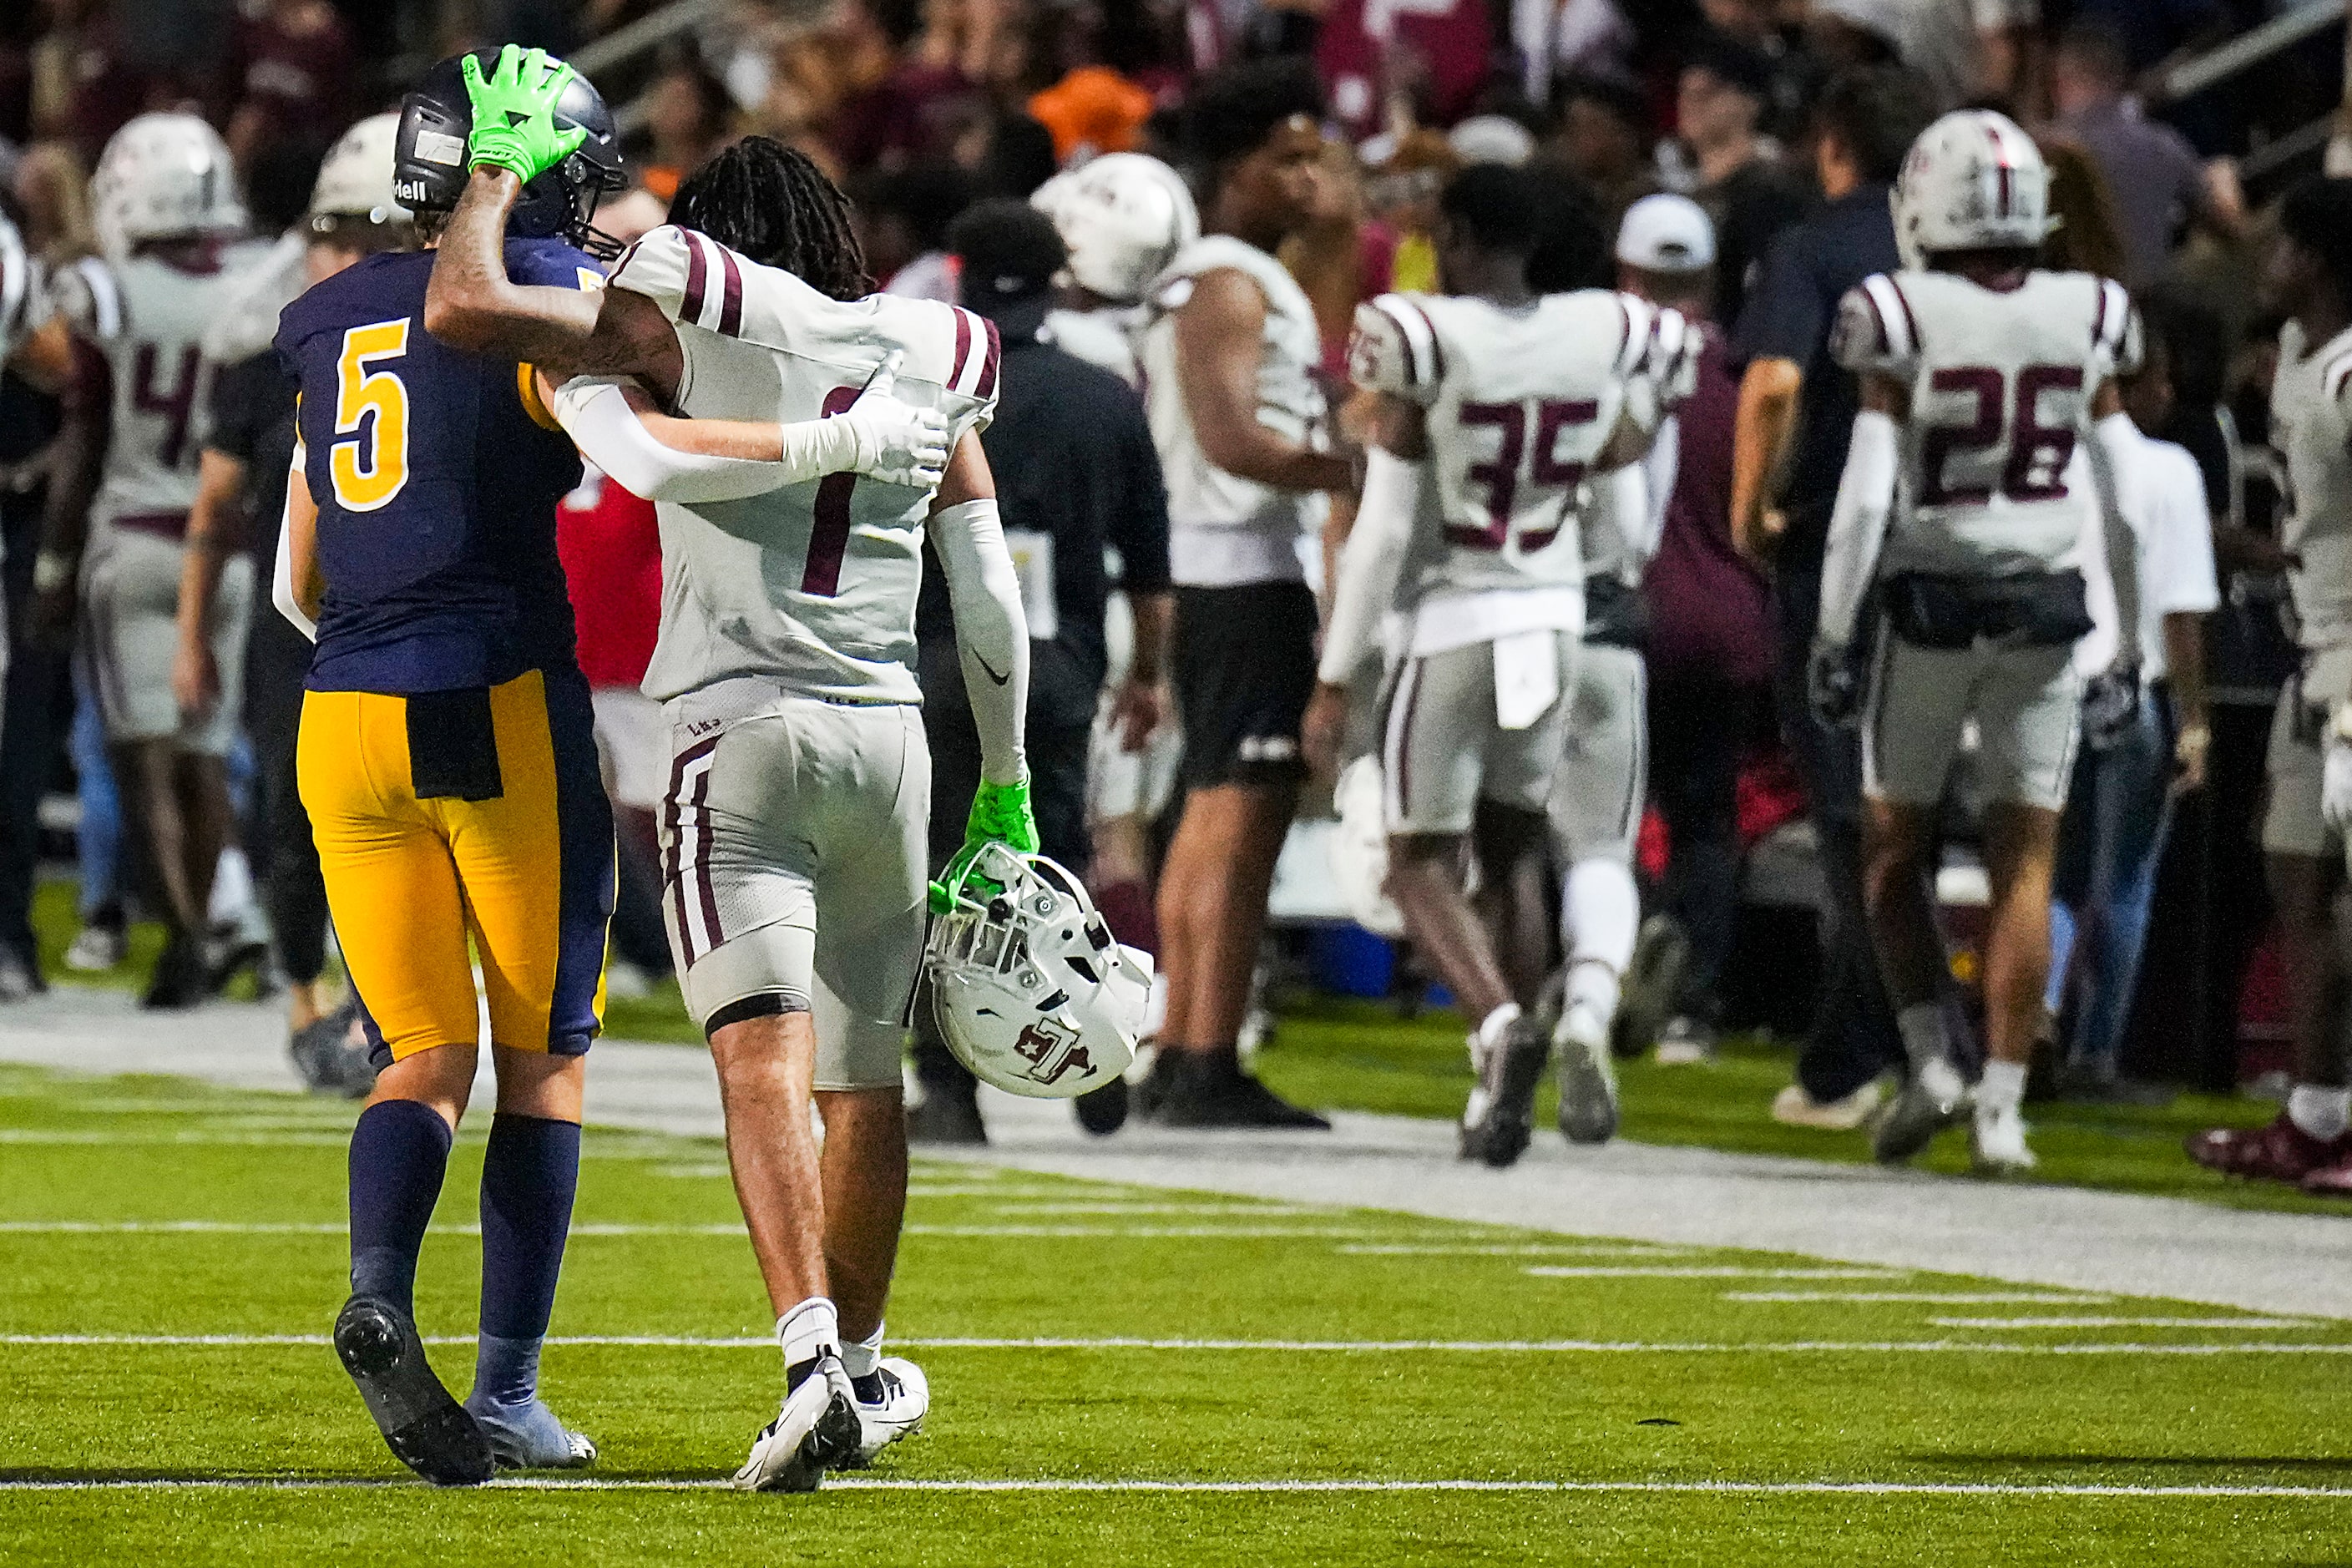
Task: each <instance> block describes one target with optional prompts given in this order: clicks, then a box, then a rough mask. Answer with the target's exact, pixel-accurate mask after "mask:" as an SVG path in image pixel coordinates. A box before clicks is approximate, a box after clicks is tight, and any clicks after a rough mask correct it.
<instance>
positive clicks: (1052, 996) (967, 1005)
mask: <svg viewBox="0 0 2352 1568" xmlns="http://www.w3.org/2000/svg"><path fill="white" fill-rule="evenodd" d="M998 889H1001V890H998ZM947 894H948V899H949V907H948V911H947V912H946V913H945V914H943V915H940V916H939V917H937V918H936V919H934V920H933V921H931V936H930V942H929V945H928V946H927V947H926V949H925V951H924V954H923V962H924V966H925V968H926V969H927V970H928V971H929V974H930V980H931V1014H932V1016H933V1017H934V1018H935V1019H937V1021H938V1023H939V1026H940V1036H941V1037H943V1038H944V1039H945V1040H946V1041H947V1045H948V1048H949V1049H950V1050H951V1051H953V1052H954V1053H955V1056H956V1059H957V1060H958V1061H960V1062H961V1063H963V1065H964V1066H965V1067H967V1068H971V1074H972V1076H973V1077H974V1078H977V1079H980V1080H981V1081H982V1082H983V1083H991V1084H994V1085H995V1086H996V1087H997V1088H999V1089H1005V1090H1007V1091H1009V1092H1011V1093H1013V1094H1019V1095H1025V1096H1027V1097H1029V1098H1030V1099H1032V1100H1068V1099H1072V1098H1074V1097H1075V1096H1077V1095H1081V1094H1084V1093H1086V1092H1087V1090H1088V1089H1099V1088H1101V1087H1102V1086H1103V1085H1104V1084H1107V1083H1108V1082H1109V1081H1110V1080H1111V1079H1115V1078H1118V1076H1120V1075H1121V1074H1123V1073H1124V1072H1126V1071H1127V1068H1128V1065H1129V1063H1131V1062H1133V1061H1134V1060H1135V1043H1136V1041H1137V1039H1138V1038H1139V1037H1140V1036H1141V1035H1142V1032H1143V1015H1144V1008H1145V1006H1146V1005H1148V1004H1149V1002H1150V997H1151V955H1150V953H1147V952H1142V951H1140V950H1139V949H1137V948H1132V947H1122V946H1121V945H1119V942H1118V939H1117V938H1116V937H1114V936H1112V935H1111V931H1110V927H1109V926H1108V925H1107V924H1105V923H1104V921H1103V918H1102V916H1100V915H1098V914H1097V913H1096V912H1095V907H1094V904H1093V902H1092V900H1089V899H1088V898H1087V890H1086V889H1085V888H1084V887H1082V886H1081V885H1080V884H1079V882H1078V879H1076V877H1073V876H1072V875H1070V873H1069V872H1067V871H1066V870H1064V869H1063V868H1061V867H1059V866H1057V865H1055V863H1054V862H1053V861H1051V860H1048V859H1046V858H1045V857H1044V856H1043V855H1024V854H1022V853H1021V852H1020V851H1018V850H1016V849H1013V848H1011V847H1008V846H1005V845H1003V844H991V845H988V846H986V847H983V848H982V850H981V852H980V853H979V854H978V855H977V856H975V857H973V858H972V861H971V865H970V866H969V867H967V868H965V870H964V871H963V873H962V875H961V876H960V877H959V878H958V879H956V880H955V881H954V882H952V883H950V884H949V886H948V888H947Z"/></svg>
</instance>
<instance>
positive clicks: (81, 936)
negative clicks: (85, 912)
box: [66, 926, 131, 974]
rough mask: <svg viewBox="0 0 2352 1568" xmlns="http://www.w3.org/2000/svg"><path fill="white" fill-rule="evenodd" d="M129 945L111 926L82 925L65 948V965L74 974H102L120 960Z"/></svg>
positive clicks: (119, 932) (126, 939) (120, 933)
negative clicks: (70, 944)
mask: <svg viewBox="0 0 2352 1568" xmlns="http://www.w3.org/2000/svg"><path fill="white" fill-rule="evenodd" d="M130 945H131V943H130V941H129V939H128V938H126V937H125V936H124V935H123V934H122V932H121V931H117V930H116V929H115V928H114V927H112V926H84V927H82V928H81V930H80V931H79V932H77V933H76V934H75V936H74V939H73V945H72V946H70V947H68V948H67V949H66V967H67V968H68V969H70V970H72V971H73V972H74V973H76V974H103V973H106V972H107V971H108V970H110V969H112V968H113V967H114V966H115V965H116V964H118V963H121V962H122V957H123V954H124V953H125V952H127V951H129V949H130Z"/></svg>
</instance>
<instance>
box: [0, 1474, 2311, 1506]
mask: <svg viewBox="0 0 2352 1568" xmlns="http://www.w3.org/2000/svg"><path fill="white" fill-rule="evenodd" d="M732 1485H733V1483H731V1482H730V1481H727V1480H723V1479H717V1478H692V1479H688V1478H651V1479H611V1480H605V1479H598V1478H594V1477H584V1476H583V1477H577V1478H574V1477H559V1476H546V1477H518V1478H512V1479H499V1480H495V1481H492V1482H490V1483H489V1485H488V1489H489V1490H497V1491H581V1492H606V1491H617V1492H629V1491H723V1490H729V1489H732ZM371 1489H420V1488H419V1487H418V1483H416V1482H415V1481H411V1480H408V1479H404V1478H401V1479H394V1478H383V1479H377V1478H372V1477H352V1478H350V1479H333V1480H328V1479H293V1478H289V1479H273V1478H270V1477H267V1476H256V1477H227V1476H224V1477H217V1478H210V1477H205V1478H188V1477H183V1478H172V1479H163V1478H145V1477H124V1478H121V1479H111V1478H104V1479H51V1480H5V1481H0V1491H33V1492H70V1491H340V1490H371ZM825 1489H826V1490H828V1491H833V1490H840V1491H877V1492H981V1493H1015V1494H1024V1493H1043V1494H1049V1495H1050V1494H1055V1493H1078V1494H1085V1495H1099V1494H1102V1493H1142V1494H1154V1493H1173V1494H1178V1495H1197V1494H1213V1495H1239V1496H1266V1495H1274V1496H1326V1495H1333V1494H1338V1495H1349V1494H1356V1493H1365V1492H1373V1493H1379V1492H1404V1493H1427V1492H1467V1493H1473V1494H1482V1493H1504V1494H1513V1493H1547V1492H1549V1493H1571V1494H1578V1495H1602V1496H1606V1495H1620V1496H1666V1497H1707V1496H1719V1497H1948V1498H2083V1499H2103V1498H2116V1499H2160V1498H2178V1499H2196V1498H2214V1499H2224V1500H2227V1499H2246V1500H2252V1499H2257V1498H2261V1499H2276V1500H2313V1501H2329V1500H2336V1499H2345V1498H2352V1489H2347V1488H2340V1487H2287V1486H2227V1485H2220V1486H2195V1485H2189V1486H2103V1485H2097V1484H2083V1485H2074V1486H2070V1485H2066V1484H2063V1483H2054V1482H2053V1483H2041V1484H2036V1483H2031V1482H2027V1483H2014V1484H2012V1483H2006V1482H2000V1481H1547V1480H1529V1481H1495V1480H1352V1479H1343V1480H1255V1481H1180V1480H1167V1481H1162V1480H1140V1479H1136V1480H1129V1479H1117V1480H1087V1479H1067V1480H1010V1479H1003V1480H1000V1479H962V1480H957V1479H939V1480H919V1479H897V1478H885V1477H871V1476H847V1477H842V1478H839V1479H831V1478H829V1479H827V1480H826V1482H825Z"/></svg>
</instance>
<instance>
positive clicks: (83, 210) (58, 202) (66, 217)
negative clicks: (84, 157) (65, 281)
mask: <svg viewBox="0 0 2352 1568" xmlns="http://www.w3.org/2000/svg"><path fill="white" fill-rule="evenodd" d="M14 189H15V192H16V205H17V207H18V209H19V211H20V213H21V215H22V216H23V219H24V221H23V224H22V225H21V227H22V230H23V232H24V236H25V248H26V249H27V250H29V251H31V252H32V253H33V254H34V255H36V256H37V257H39V258H41V259H42V261H44V262H45V263H47V265H48V267H49V268H51V269H52V270H54V269H55V268H59V267H63V266H65V265H67V264H68V263H69V262H72V261H75V260H78V259H79V258H82V257H85V256H89V255H91V254H93V253H94V252H95V251H96V250H97V249H98V235H97V233H96V231H95V230H94V229H93V228H92V227H91V226H90V212H89V174H88V172H87V171H86V170H84V169H83V167H82V163H81V160H80V159H79V158H78V157H76V156H75V154H74V150H73V149H72V147H70V146H69V145H68V144H67V143H65V142H37V143H35V144H34V145H33V146H31V147H28V148H26V150H25V155H24V157H23V158H21V159H19V160H18V161H17V163H16V182H15V185H14Z"/></svg>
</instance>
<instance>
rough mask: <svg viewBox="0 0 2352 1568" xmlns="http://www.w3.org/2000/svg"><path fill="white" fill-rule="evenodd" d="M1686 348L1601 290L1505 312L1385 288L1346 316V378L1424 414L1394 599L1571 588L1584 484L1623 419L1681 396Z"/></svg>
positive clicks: (1681, 333) (1677, 324)
mask: <svg viewBox="0 0 2352 1568" xmlns="http://www.w3.org/2000/svg"><path fill="white" fill-rule="evenodd" d="M1697 346H1698V340H1697V336H1696V333H1690V332H1687V331H1685V326H1684V322H1683V320H1682V318H1681V317H1680V316H1679V315H1677V314H1675V312H1674V311H1672V310H1657V309H1655V308H1654V307H1652V306H1650V305H1647V304H1645V303H1643V301H1642V300H1636V299H1633V297H1631V296H1629V295H1621V294H1612V293H1610V292H1608V291H1606V290H1603V289H1583V290H1580V291H1578V292H1576V293H1570V294H1549V295H1545V296H1543V297H1541V298H1540V299H1538V300H1535V301H1533V302H1532V303H1530V304H1528V306H1526V307H1525V308H1523V309H1517V310H1506V309H1504V308H1502V307H1500V306H1497V305H1494V304H1491V303H1489V302H1487V301H1486V300H1481V299H1476V298H1474V297H1470V296H1465V295H1444V296H1439V295H1420V294H1383V295H1381V297H1380V298H1378V299H1376V300H1370V301H1369V302H1368V303H1366V304H1363V305H1360V306H1358V307H1357V309H1356V329H1355V337H1354V340H1353V342H1352V343H1351V344H1350V346H1349V374H1351V376H1352V377H1353V378H1354V380H1355V382H1356V384H1358V385H1360V386H1364V387H1369V388H1370V389H1372V390H1374V391H1378V392H1384V393H1388V394H1391V395H1394V396H1397V397H1401V398H1403V399H1405V400H1406V401H1408V402H1411V403H1414V404H1418V405H1421V406H1422V407H1423V409H1424V410H1425V411H1426V426H1425V428H1426V430H1427V432H1428V441H1429V457H1428V459H1427V464H1428V468H1427V473H1426V477H1425V478H1424V479H1423V482H1422V492H1421V504H1420V508H1419V515H1418V517H1417V520H1416V522H1415V526H1414V529H1413V539H1412V546H1411V549H1410V551H1409V552H1408V554H1407V556H1406V560H1405V567H1404V575H1403V578H1402V585H1401V587H1400V590H1399V596H1400V598H1401V600H1402V604H1403V605H1405V606H1408V607H1410V606H1414V605H1427V604H1429V603H1431V602H1433V601H1436V600H1442V599H1451V598H1456V597H1466V596H1468V595H1483V594H1486V593H1490V592H1494V591H1496V590H1511V589H1529V588H1549V589H1555V590H1570V591H1573V590H1577V589H1579V588H1580V585H1581V584H1582V583H1583V579H1584V568H1583V562H1582V560H1581V558H1580V549H1581V546H1580V541H1579V537H1578V527H1577V524H1578V522H1579V521H1580V510H1582V508H1583V507H1584V506H1585V505H1586V504H1587V502H1588V501H1589V499H1590V498H1589V496H1588V494H1587V493H1586V492H1585V490H1584V488H1583V487H1584V483H1585V479H1586V476H1587V475H1588V474H1589V473H1590V472H1591V467H1592V464H1593V462H1594V460H1595V459H1596V458H1599V457H1600V455H1601V449H1602V448H1603V447H1605V446H1606V445H1607V444H1608V441H1609V438H1610V437H1611V435H1612V433H1613V432H1614V431H1615V430H1616V428H1617V426H1618V422H1619V420H1620V419H1621V418H1622V417H1623V416H1626V415H1628V414H1631V415H1632V416H1633V418H1634V419H1635V420H1636V422H1638V423H1640V424H1643V426H1648V425H1651V424H1654V422H1655V420H1656V418H1657V417H1658V411H1659V408H1660V406H1661V404H1662V403H1671V402H1672V401H1673V400H1675V398H1678V397H1679V396H1680V395H1681V390H1680V386H1679V383H1680V382H1681V380H1683V379H1685V378H1686V377H1687V375H1688V374H1689V372H1688V368H1687V366H1686V365H1685V363H1684V362H1685V358H1686V357H1687V356H1688V355H1694V354H1696V351H1697ZM1572 602H1573V603H1575V604H1577V605H1580V604H1581V599H1580V596H1578V597H1574V598H1573V599H1572ZM1567 624H1573V622H1570V623H1567Z"/></svg>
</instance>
